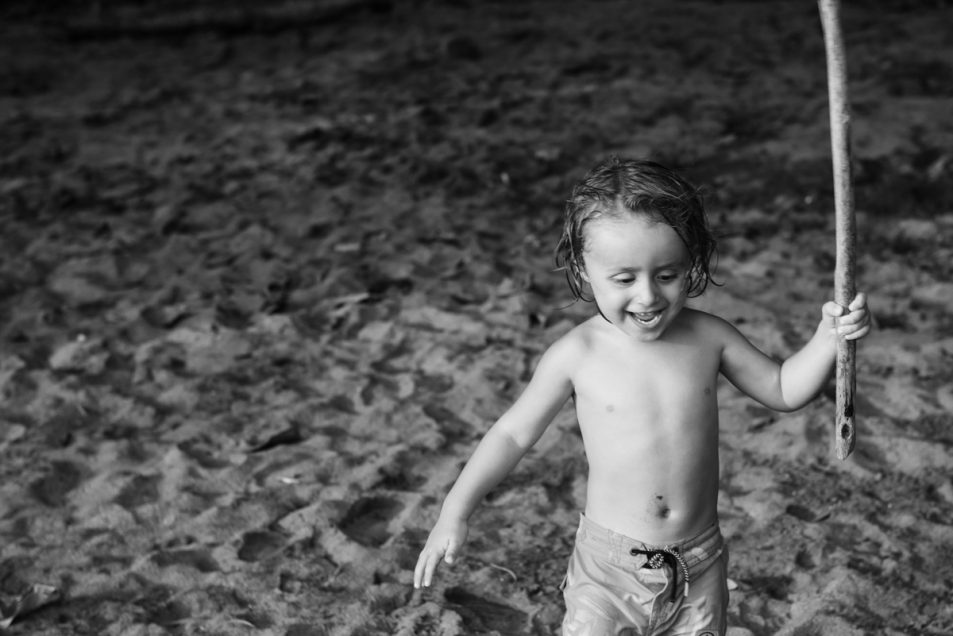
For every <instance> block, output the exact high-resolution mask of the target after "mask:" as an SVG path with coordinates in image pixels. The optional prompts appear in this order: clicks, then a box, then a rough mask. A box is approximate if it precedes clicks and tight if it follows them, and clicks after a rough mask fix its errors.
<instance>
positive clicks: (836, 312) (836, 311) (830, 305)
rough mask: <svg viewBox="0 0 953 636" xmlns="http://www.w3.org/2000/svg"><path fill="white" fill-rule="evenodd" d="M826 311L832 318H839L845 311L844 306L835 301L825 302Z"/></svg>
mask: <svg viewBox="0 0 953 636" xmlns="http://www.w3.org/2000/svg"><path fill="white" fill-rule="evenodd" d="M824 313H825V314H827V315H828V316H831V317H832V318H837V317H838V316H840V315H841V314H843V313H844V308H843V307H841V306H840V305H838V304H837V303H835V302H833V301H828V302H826V303H824Z"/></svg>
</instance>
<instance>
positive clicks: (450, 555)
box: [443, 542, 460, 563]
mask: <svg viewBox="0 0 953 636" xmlns="http://www.w3.org/2000/svg"><path fill="white" fill-rule="evenodd" d="M459 548H460V546H458V545H457V544H456V543H453V542H451V543H450V544H449V545H447V553H446V554H445V555H444V557H443V560H444V561H446V562H447V563H453V561H454V559H456V558H457V550H458V549H459Z"/></svg>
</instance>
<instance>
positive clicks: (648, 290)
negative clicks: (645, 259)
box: [635, 279, 658, 307]
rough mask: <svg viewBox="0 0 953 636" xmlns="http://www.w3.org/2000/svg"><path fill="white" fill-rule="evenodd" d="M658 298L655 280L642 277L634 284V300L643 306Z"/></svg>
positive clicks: (652, 302) (649, 304)
mask: <svg viewBox="0 0 953 636" xmlns="http://www.w3.org/2000/svg"><path fill="white" fill-rule="evenodd" d="M657 299H658V289H656V287H655V281H653V280H651V279H649V280H646V279H642V280H640V281H638V282H636V284H635V301H636V302H637V303H639V304H640V305H642V306H643V307H649V306H651V305H653V304H654V303H655V301H656V300H657Z"/></svg>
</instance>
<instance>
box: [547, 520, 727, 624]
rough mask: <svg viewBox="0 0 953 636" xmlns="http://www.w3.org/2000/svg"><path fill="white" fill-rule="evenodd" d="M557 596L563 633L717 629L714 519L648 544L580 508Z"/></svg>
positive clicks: (722, 618) (723, 579)
mask: <svg viewBox="0 0 953 636" xmlns="http://www.w3.org/2000/svg"><path fill="white" fill-rule="evenodd" d="M563 598H564V599H565V602H566V616H565V618H564V619H563V626H562V633H563V636H609V635H612V636H636V635H639V636H649V635H662V634H679V635H680V636H681V635H685V636H689V635H693V636H723V635H724V634H725V632H726V630H727V612H728V551H727V549H726V547H725V542H724V539H723V538H722V536H721V531H720V529H719V527H718V524H717V523H715V524H713V525H711V526H710V527H709V528H708V529H707V530H704V531H703V532H701V533H700V534H699V535H697V536H695V537H692V538H691V539H688V540H686V541H681V542H678V543H675V544H671V545H666V546H654V545H648V544H645V543H643V542H641V541H638V540H637V539H632V538H630V537H627V536H625V535H622V534H619V533H616V532H613V531H611V530H608V529H606V528H603V527H602V526H599V525H598V524H596V523H594V522H592V521H591V520H589V519H588V518H587V517H586V516H585V515H582V516H581V518H580V521H579V529H578V530H577V532H576V546H575V549H574V550H573V554H572V557H571V558H570V561H569V568H568V571H567V573H566V580H565V582H564V584H563Z"/></svg>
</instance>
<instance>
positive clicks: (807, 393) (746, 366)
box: [722, 294, 870, 411]
mask: <svg viewBox="0 0 953 636" xmlns="http://www.w3.org/2000/svg"><path fill="white" fill-rule="evenodd" d="M821 313H822V319H821V322H820V324H819V325H818V327H817V330H816V331H815V332H814V335H813V336H812V337H811V339H810V340H809V341H808V342H807V344H805V345H804V347H802V348H801V349H800V350H799V351H797V352H796V353H794V354H793V355H791V356H790V357H789V358H788V359H787V360H785V361H784V362H782V363H779V362H778V361H776V360H772V359H771V358H769V357H768V356H766V355H765V354H763V353H762V352H761V351H759V350H758V349H757V348H756V347H755V346H754V345H752V344H751V343H750V342H749V341H748V340H747V339H746V338H744V336H742V335H741V334H740V333H739V332H737V330H735V329H734V328H733V327H731V328H730V329H729V330H728V332H727V337H726V340H725V343H726V344H725V349H724V352H723V354H722V373H724V375H725V377H726V378H728V380H729V381H730V382H731V383H732V384H734V385H735V386H736V387H738V388H739V389H740V390H741V391H743V392H744V393H746V394H747V395H749V396H750V397H752V398H754V399H755V400H757V401H759V402H761V403H762V404H764V405H765V406H767V407H768V408H772V409H775V410H778V411H793V410H796V409H799V408H801V407H802V406H804V405H806V404H807V403H808V402H810V401H811V400H812V399H814V397H815V396H816V395H817V394H818V393H819V392H820V390H821V389H822V388H823V387H824V383H825V382H827V380H828V378H829V377H830V374H831V371H832V370H833V367H834V358H835V356H836V354H837V338H839V337H840V338H847V339H848V340H856V339H859V338H863V337H864V336H865V335H867V333H868V332H869V331H870V313H869V311H868V310H867V298H866V296H865V295H864V294H858V295H857V296H856V297H855V298H854V301H853V302H852V303H851V304H850V307H848V309H847V311H846V312H845V310H844V308H843V307H841V306H839V305H837V304H836V303H833V302H828V303H825V304H824V306H823V307H822V308H821Z"/></svg>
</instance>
